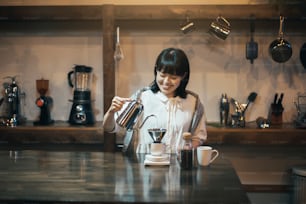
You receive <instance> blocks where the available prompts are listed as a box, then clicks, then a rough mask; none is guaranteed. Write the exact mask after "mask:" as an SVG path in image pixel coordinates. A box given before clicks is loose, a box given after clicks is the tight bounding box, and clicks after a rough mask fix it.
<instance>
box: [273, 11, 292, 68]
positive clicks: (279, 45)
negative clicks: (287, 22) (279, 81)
mask: <svg viewBox="0 0 306 204" xmlns="http://www.w3.org/2000/svg"><path fill="white" fill-rule="evenodd" d="M283 22H284V17H283V16H280V23H279V24H280V25H279V37H278V39H276V40H274V41H273V42H272V43H271V44H270V47H269V52H270V55H271V57H272V59H273V60H274V61H276V62H278V63H283V62H286V61H287V60H289V59H290V57H291V56H292V47H291V44H290V43H289V42H288V41H286V40H285V39H284V38H283V35H284V33H283Z"/></svg>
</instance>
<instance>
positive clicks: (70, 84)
mask: <svg viewBox="0 0 306 204" xmlns="http://www.w3.org/2000/svg"><path fill="white" fill-rule="evenodd" d="M73 73H74V71H73V70H72V71H70V72H68V75H67V78H68V84H69V86H71V87H72V88H73V83H72V82H71V75H72V74H73Z"/></svg>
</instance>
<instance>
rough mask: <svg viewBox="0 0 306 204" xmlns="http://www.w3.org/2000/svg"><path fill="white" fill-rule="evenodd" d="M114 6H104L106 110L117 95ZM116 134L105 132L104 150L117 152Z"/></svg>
mask: <svg viewBox="0 0 306 204" xmlns="http://www.w3.org/2000/svg"><path fill="white" fill-rule="evenodd" d="M114 10H115V9H114V6H113V5H104V6H103V21H102V22H103V56H102V58H103V70H102V71H103V91H104V94H103V95H104V111H106V110H107V109H108V108H109V106H110V104H111V101H112V99H113V97H114V96H115V80H116V79H115V62H114V51H115V38H114V31H115V16H114ZM115 149H116V136H115V134H110V133H105V134H104V151H106V152H115Z"/></svg>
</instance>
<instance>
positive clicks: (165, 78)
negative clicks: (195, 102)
mask: <svg viewBox="0 0 306 204" xmlns="http://www.w3.org/2000/svg"><path fill="white" fill-rule="evenodd" d="M182 79H183V77H181V76H177V75H172V74H167V73H162V72H159V71H158V72H157V74H156V82H157V85H158V87H159V89H160V91H161V92H162V93H164V94H165V95H166V96H167V97H173V96H174V94H175V90H176V89H177V88H178V87H179V85H180V84H181V81H182Z"/></svg>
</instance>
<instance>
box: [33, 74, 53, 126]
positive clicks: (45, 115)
mask: <svg viewBox="0 0 306 204" xmlns="http://www.w3.org/2000/svg"><path fill="white" fill-rule="evenodd" d="M36 89H37V91H38V93H39V94H40V97H38V98H37V99H36V101H35V104H36V106H37V107H39V108H40V115H39V120H38V121H34V122H33V124H34V125H50V124H53V123H54V120H52V119H51V113H50V109H51V108H52V105H53V99H52V98H51V97H50V96H46V93H47V92H48V89H49V80H45V79H39V80H36Z"/></svg>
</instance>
